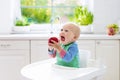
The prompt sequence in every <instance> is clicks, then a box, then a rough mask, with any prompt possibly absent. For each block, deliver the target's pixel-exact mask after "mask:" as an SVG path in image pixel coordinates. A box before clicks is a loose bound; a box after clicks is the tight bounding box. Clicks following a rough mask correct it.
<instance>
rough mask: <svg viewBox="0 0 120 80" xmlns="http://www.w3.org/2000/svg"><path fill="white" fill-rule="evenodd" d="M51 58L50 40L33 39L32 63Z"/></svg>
mask: <svg viewBox="0 0 120 80" xmlns="http://www.w3.org/2000/svg"><path fill="white" fill-rule="evenodd" d="M49 58H50V56H49V55H48V41H47V40H31V63H33V62H36V61H40V60H45V59H49Z"/></svg>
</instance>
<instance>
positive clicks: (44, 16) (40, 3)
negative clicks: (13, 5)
mask: <svg viewBox="0 0 120 80" xmlns="http://www.w3.org/2000/svg"><path fill="white" fill-rule="evenodd" d="M88 1H89V2H90V0H88ZM88 1H87V0H21V14H22V16H24V17H27V19H28V21H29V22H30V23H32V25H31V26H30V28H31V32H38V33H39V32H42V33H46V32H53V31H55V33H56V32H58V29H59V28H60V25H61V24H63V23H65V22H68V21H74V9H75V7H76V6H80V5H86V4H88V3H89V2H88Z"/></svg>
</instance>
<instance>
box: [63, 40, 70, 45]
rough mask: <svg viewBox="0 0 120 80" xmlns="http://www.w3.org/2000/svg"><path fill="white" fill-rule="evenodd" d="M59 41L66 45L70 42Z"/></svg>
mask: <svg viewBox="0 0 120 80" xmlns="http://www.w3.org/2000/svg"><path fill="white" fill-rule="evenodd" d="M61 43H62V44H63V45H67V44H69V43H71V42H65V41H61Z"/></svg>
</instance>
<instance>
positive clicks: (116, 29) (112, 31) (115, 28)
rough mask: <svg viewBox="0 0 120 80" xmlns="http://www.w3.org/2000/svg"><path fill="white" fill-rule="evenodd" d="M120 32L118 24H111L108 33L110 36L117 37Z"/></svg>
mask: <svg viewBox="0 0 120 80" xmlns="http://www.w3.org/2000/svg"><path fill="white" fill-rule="evenodd" d="M118 32H119V26H118V25H117V24H109V25H108V26H107V33H108V35H111V36H112V35H115V34H116V33H118Z"/></svg>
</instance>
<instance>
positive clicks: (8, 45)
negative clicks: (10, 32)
mask: <svg viewBox="0 0 120 80" xmlns="http://www.w3.org/2000/svg"><path fill="white" fill-rule="evenodd" d="M0 46H1V47H10V46H11V45H10V44H1V45H0Z"/></svg>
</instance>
